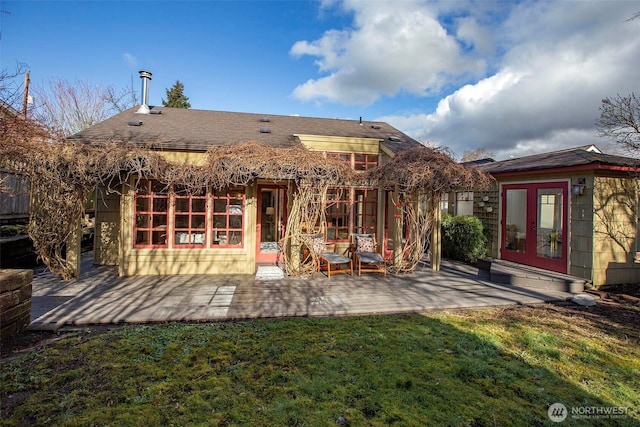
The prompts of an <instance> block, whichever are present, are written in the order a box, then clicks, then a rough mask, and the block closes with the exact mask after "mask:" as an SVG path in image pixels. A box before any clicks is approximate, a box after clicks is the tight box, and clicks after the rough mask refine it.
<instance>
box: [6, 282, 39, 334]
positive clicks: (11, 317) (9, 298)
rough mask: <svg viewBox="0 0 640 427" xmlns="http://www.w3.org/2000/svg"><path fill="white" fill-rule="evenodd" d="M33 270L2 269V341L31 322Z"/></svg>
mask: <svg viewBox="0 0 640 427" xmlns="http://www.w3.org/2000/svg"><path fill="white" fill-rule="evenodd" d="M32 281H33V271H32V270H0V341H2V342H5V341H8V340H10V339H12V338H13V337H14V336H15V335H16V334H17V333H18V332H20V331H21V330H22V329H24V328H26V327H27V326H29V323H31V286H32V283H31V282H32Z"/></svg>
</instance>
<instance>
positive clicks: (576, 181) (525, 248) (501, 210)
mask: <svg viewBox="0 0 640 427" xmlns="http://www.w3.org/2000/svg"><path fill="white" fill-rule="evenodd" d="M639 162H640V160H638V159H634V158H629V157H622V156H614V155H608V154H604V153H602V152H601V150H599V149H598V148H597V147H596V146H593V145H590V146H581V147H576V148H572V149H567V150H561V151H554V152H550V153H543V154H537V155H532V156H526V157H520V158H515V159H509V160H504V161H499V162H491V163H486V164H483V165H481V166H479V167H480V168H482V169H483V170H484V171H486V172H488V173H490V174H491V175H492V176H493V177H494V178H495V179H496V181H497V188H496V191H493V192H486V193H478V192H476V193H468V194H466V195H465V198H466V199H465V201H464V202H462V203H463V204H464V203H467V204H470V206H471V205H472V209H473V215H476V216H478V217H480V218H481V220H482V221H483V223H484V225H485V227H487V228H488V229H489V233H490V234H491V237H492V240H493V242H492V253H491V255H492V256H493V257H495V258H500V259H504V260H508V261H513V262H516V263H520V264H525V265H531V266H534V267H539V268H543V269H547V270H551V271H556V272H560V273H566V274H570V275H572V276H575V277H580V278H584V279H587V280H589V281H590V282H591V283H592V285H593V286H594V287H596V288H598V287H601V286H603V285H613V284H635V283H640V257H639V254H640V240H639V237H640V225H639V223H638V217H639V216H640V214H639V213H638V212H640V205H639V202H638V200H639V199H638V190H639V187H638V183H639V180H638V177H639V175H638V173H639V172H640V169H639V166H638V165H639ZM469 197H471V200H470V201H469Z"/></svg>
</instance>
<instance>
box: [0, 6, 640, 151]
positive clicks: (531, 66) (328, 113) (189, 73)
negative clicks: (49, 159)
mask: <svg viewBox="0 0 640 427" xmlns="http://www.w3.org/2000/svg"><path fill="white" fill-rule="evenodd" d="M1 7H2V12H3V13H0V20H1V21H0V25H1V29H2V33H1V39H0V61H1V62H2V67H3V69H6V68H13V67H14V66H15V64H16V63H23V64H26V66H27V67H28V69H29V70H30V72H31V80H32V84H34V85H41V86H44V85H46V83H47V81H48V80H49V79H51V78H54V77H60V78H64V79H66V80H68V81H74V80H78V79H79V80H83V81H90V82H91V83H94V84H101V85H113V86H116V87H125V86H128V85H130V84H131V79H132V78H133V79H134V85H135V86H134V87H135V88H136V89H137V88H139V85H140V83H139V78H138V70H141V69H146V70H149V71H151V72H152V73H153V80H152V82H151V86H150V104H152V105H160V103H161V99H162V97H164V96H165V90H166V89H167V88H169V87H171V86H172V85H173V83H174V82H175V81H176V80H180V81H181V82H182V83H184V85H185V94H186V95H187V96H188V97H189V100H190V102H191V106H192V108H197V109H211V110H226V111H243V112H256V113H268V114H284V115H290V114H297V115H304V116H314V117H340V118H353V119H357V118H359V117H362V118H363V120H384V121H387V122H389V123H390V124H392V125H393V126H395V127H397V128H399V129H401V130H403V131H405V132H407V133H409V134H410V135H412V136H414V137H415V138H416V139H418V140H420V141H431V142H434V143H436V144H439V145H442V146H447V147H449V148H451V149H452V150H453V151H454V152H455V153H456V154H457V155H462V153H463V152H464V151H465V150H474V149H477V148H486V149H488V150H490V151H492V152H493V153H495V155H496V158H498V159H501V158H507V157H509V156H520V155H524V154H533V153H536V152H544V151H551V150H556V149H561V148H566V147H571V146H577V145H584V144H590V143H596V144H598V145H600V146H602V147H603V148H605V150H606V149H610V147H609V146H608V144H607V141H606V140H602V139H600V138H598V137H597V135H596V132H595V129H594V122H595V120H596V119H597V118H598V115H599V112H598V107H599V104H600V100H601V99H602V98H603V97H606V96H615V95H616V94H617V93H620V94H628V93H630V92H632V91H636V92H637V91H638V70H639V69H640V19H639V20H635V21H631V22H625V20H626V19H628V18H630V17H631V16H633V14H634V13H637V12H638V11H640V2H638V1H571V2H569V1H545V2H534V1H531V2H530V1H520V2H508V1H499V2H491V1H484V2H471V1H469V2H467V1H465V0H457V1H442V2H428V1H423V0H397V1H387V0H340V1H338V0H325V1H294V0H290V1H180V2H177V1H127V2H117V1H83V2H77V1H3V2H2V3H1ZM36 103H37V100H36Z"/></svg>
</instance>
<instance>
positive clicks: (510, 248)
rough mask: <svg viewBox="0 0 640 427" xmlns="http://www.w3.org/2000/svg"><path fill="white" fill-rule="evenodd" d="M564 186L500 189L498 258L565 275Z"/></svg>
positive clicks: (535, 185) (540, 185) (519, 185)
mask: <svg viewBox="0 0 640 427" xmlns="http://www.w3.org/2000/svg"><path fill="white" fill-rule="evenodd" d="M568 203H569V200H568V184H567V182H543V183H529V184H510V185H504V186H503V187H502V224H501V227H502V239H501V242H500V243H501V244H500V249H501V258H502V259H505V260H508V261H513V262H517V263H520V264H526V265H531V266H533V267H539V268H543V269H546V270H551V271H557V272H560V273H566V272H567V246H568V240H567V219H568Z"/></svg>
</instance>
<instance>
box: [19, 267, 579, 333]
mask: <svg viewBox="0 0 640 427" xmlns="http://www.w3.org/2000/svg"><path fill="white" fill-rule="evenodd" d="M83 272H84V273H83V274H82V275H81V277H80V278H79V279H77V280H74V281H69V282H64V281H62V280H60V279H58V278H57V277H55V276H53V275H52V274H50V273H48V272H46V271H36V272H35V273H34V280H33V299H32V310H31V318H32V324H31V326H30V327H31V328H32V329H51V330H55V329H58V328H61V327H63V326H70V325H89V324H115V323H153V322H167V321H189V322H201V321H217V320H232V319H250V318H276V317H289V316H346V315H366V314H381V313H406V312H428V311H437V310H453V309H466V308H468V309H473V308H485V307H500V306H510V305H519V304H539V303H545V302H553V301H564V300H567V299H570V298H571V296H572V294H570V293H567V292H560V291H556V290H547V289H532V288H524V287H515V286H511V285H505V284H497V283H491V282H489V281H488V280H487V279H484V278H482V277H481V276H479V275H478V274H477V273H478V272H477V270H476V269H475V268H473V267H470V266H467V265H464V264H459V263H456V262H451V261H447V260H444V262H443V266H442V269H441V271H439V272H434V271H431V270H430V269H429V268H428V266H426V265H425V266H421V267H420V268H419V269H418V270H417V271H416V272H414V273H412V274H408V275H400V276H396V275H388V276H387V277H382V276H381V275H379V274H367V275H363V276H361V277H358V276H357V275H354V276H353V277H352V276H349V275H339V276H334V277H331V279H327V277H326V276H324V275H317V276H315V277H311V278H290V277H285V278H281V279H269V280H256V276H254V275H231V274H229V275H217V276H204V275H199V276H189V275H178V276H136V277H118V275H117V271H116V269H115V268H114V267H94V266H93V265H91V258H90V257H89V256H88V255H87V257H86V258H85V260H84V268H83Z"/></svg>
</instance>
